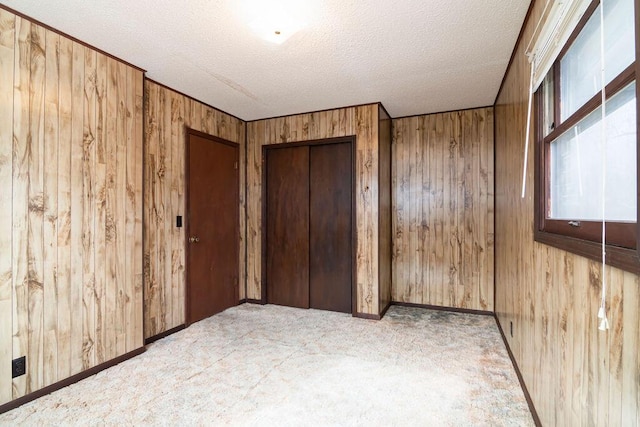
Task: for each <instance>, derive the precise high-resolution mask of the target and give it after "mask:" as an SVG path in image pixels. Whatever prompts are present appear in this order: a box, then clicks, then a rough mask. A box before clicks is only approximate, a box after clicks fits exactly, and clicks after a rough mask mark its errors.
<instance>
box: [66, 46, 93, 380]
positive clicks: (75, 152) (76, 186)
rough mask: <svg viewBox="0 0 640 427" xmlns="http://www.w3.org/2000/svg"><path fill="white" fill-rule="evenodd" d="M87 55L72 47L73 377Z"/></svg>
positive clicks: (78, 365)
mask: <svg viewBox="0 0 640 427" xmlns="http://www.w3.org/2000/svg"><path fill="white" fill-rule="evenodd" d="M84 51H85V48H84V47H83V46H82V45H80V44H79V43H76V42H73V44H72V67H73V69H72V80H71V83H72V87H71V89H72V95H71V100H72V109H71V164H72V166H73V167H72V168H71V231H70V233H71V242H70V246H71V260H72V262H71V283H72V285H73V288H72V290H71V291H70V293H71V309H72V311H73V313H72V315H71V326H70V337H71V338H70V346H71V360H70V367H71V375H75V374H77V373H78V372H80V371H82V369H83V364H82V350H83V343H84V341H83V332H82V331H83V323H84V321H83V311H84V308H83V305H82V295H83V291H84V286H83V283H84V282H83V267H82V266H83V265H84V257H85V256H89V254H85V253H84V248H83V245H82V218H83V217H84V214H83V212H84V199H83V191H82V185H81V184H80V183H81V182H83V175H84V162H83V161H82V159H83V155H84Z"/></svg>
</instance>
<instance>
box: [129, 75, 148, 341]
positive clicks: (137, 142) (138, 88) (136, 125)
mask: <svg viewBox="0 0 640 427" xmlns="http://www.w3.org/2000/svg"><path fill="white" fill-rule="evenodd" d="M133 80H134V82H133V85H132V91H133V96H134V102H135V105H134V108H135V109H134V113H133V141H132V143H131V148H132V153H131V154H130V157H128V160H127V161H129V160H133V164H134V165H135V166H134V169H133V170H134V171H135V177H134V178H133V182H134V183H135V187H134V189H133V194H134V201H135V211H134V221H135V226H134V230H135V232H134V234H133V236H134V237H133V242H132V243H131V244H132V247H133V255H132V257H133V274H134V302H135V304H134V307H133V311H134V322H133V331H132V334H133V336H134V341H133V348H131V349H129V351H132V350H134V349H136V348H140V347H142V346H143V345H144V329H143V322H144V320H143V319H144V306H143V302H144V299H143V289H144V283H143V279H144V275H143V269H144V253H143V246H142V244H143V227H142V218H143V210H142V207H143V191H142V186H143V173H144V170H143V144H144V135H143V123H144V75H143V73H142V72H141V71H139V70H135V71H134V73H133Z"/></svg>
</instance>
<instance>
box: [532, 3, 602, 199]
mask: <svg viewBox="0 0 640 427" xmlns="http://www.w3.org/2000/svg"><path fill="white" fill-rule="evenodd" d="M591 1H592V0H547V2H546V4H545V6H544V10H543V11H542V16H541V17H540V20H539V21H538V24H537V25H536V27H535V29H534V31H533V36H532V37H531V41H530V42H529V45H528V46H527V50H526V51H525V54H526V55H527V57H528V58H529V62H530V63H531V82H530V88H529V106H528V110H527V130H526V134H525V135H526V136H525V148H524V162H523V165H522V198H523V199H524V197H525V193H526V190H527V163H528V159H529V138H530V133H531V108H532V105H533V94H534V93H535V91H536V90H537V89H538V87H539V86H540V84H542V81H543V80H544V78H545V76H546V75H547V73H548V72H549V70H550V69H551V67H552V66H553V63H554V62H555V61H556V59H557V58H558V55H560V51H561V50H562V48H563V47H564V45H565V44H566V43H567V41H569V37H571V33H573V30H575V28H576V27H577V25H578V22H580V19H581V18H582V16H583V15H584V13H585V12H586V10H587V8H588V7H589V4H590V3H591ZM532 46H533V47H532Z"/></svg>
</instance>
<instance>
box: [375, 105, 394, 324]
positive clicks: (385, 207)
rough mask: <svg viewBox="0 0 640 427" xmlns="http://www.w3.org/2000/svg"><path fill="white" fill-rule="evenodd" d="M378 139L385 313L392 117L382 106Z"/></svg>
mask: <svg viewBox="0 0 640 427" xmlns="http://www.w3.org/2000/svg"><path fill="white" fill-rule="evenodd" d="M378 129H379V132H378V137H379V138H380V141H379V143H378V146H379V154H378V156H379V157H378V162H379V165H380V166H379V168H380V172H379V173H380V175H379V176H380V178H379V179H380V197H379V207H378V210H379V212H380V213H379V222H378V227H379V231H378V236H379V237H378V245H379V247H378V253H379V255H378V273H379V279H378V281H379V284H380V285H379V288H380V293H379V307H380V311H381V312H384V311H385V310H386V309H387V308H388V307H389V304H390V303H391V283H392V281H391V270H392V260H391V251H392V249H391V248H392V245H393V241H392V239H391V217H392V214H393V212H392V206H391V117H389V115H388V114H387V112H386V110H385V109H384V108H383V107H382V105H379V106H378Z"/></svg>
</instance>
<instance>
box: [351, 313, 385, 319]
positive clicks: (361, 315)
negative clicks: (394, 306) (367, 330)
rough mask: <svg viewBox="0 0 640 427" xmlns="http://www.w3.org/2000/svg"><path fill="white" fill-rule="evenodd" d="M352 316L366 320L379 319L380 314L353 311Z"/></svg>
mask: <svg viewBox="0 0 640 427" xmlns="http://www.w3.org/2000/svg"><path fill="white" fill-rule="evenodd" d="M353 317H357V318H359V319H367V320H380V319H382V316H380V315H379V314H368V313H354V314H353Z"/></svg>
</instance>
